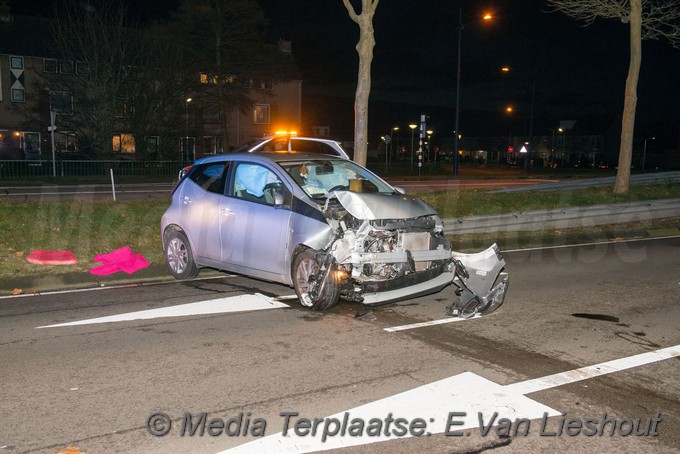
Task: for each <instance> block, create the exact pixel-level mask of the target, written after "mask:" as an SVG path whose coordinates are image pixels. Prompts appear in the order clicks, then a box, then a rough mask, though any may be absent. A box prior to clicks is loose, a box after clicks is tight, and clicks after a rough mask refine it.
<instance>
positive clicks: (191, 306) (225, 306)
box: [36, 293, 290, 329]
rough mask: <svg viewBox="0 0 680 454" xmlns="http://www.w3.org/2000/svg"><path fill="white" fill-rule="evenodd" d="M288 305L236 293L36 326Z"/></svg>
mask: <svg viewBox="0 0 680 454" xmlns="http://www.w3.org/2000/svg"><path fill="white" fill-rule="evenodd" d="M284 307H290V306H288V305H287V304H284V303H281V302H279V301H276V300H275V299H273V298H270V297H268V296H264V295H261V294H259V293H255V294H254V295H238V296H230V297H228V298H219V299H215V300H207V301H199V302H197V303H188V304H179V305H177V306H169V307H159V308H158V309H148V310H144V311H137V312H128V313H125V314H118V315H110V316H107V317H99V318H91V319H88V320H78V321H75V322H68V323H59V324H56V325H46V326H38V327H36V329H38V328H57V327H63V326H76V325H92V324H96V323H113V322H128V321H132V320H150V319H155V318H163V317H187V316H190V315H208V314H224V313H229V312H245V311H258V310H264V309H277V308H284Z"/></svg>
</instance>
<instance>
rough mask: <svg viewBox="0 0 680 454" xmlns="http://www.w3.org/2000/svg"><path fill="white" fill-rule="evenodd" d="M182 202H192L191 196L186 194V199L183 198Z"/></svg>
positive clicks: (186, 203)
mask: <svg viewBox="0 0 680 454" xmlns="http://www.w3.org/2000/svg"><path fill="white" fill-rule="evenodd" d="M182 202H184V204H185V205H189V204H191V197H189V196H184V199H183V200H182Z"/></svg>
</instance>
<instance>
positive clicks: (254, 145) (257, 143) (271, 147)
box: [232, 132, 350, 159]
mask: <svg viewBox="0 0 680 454" xmlns="http://www.w3.org/2000/svg"><path fill="white" fill-rule="evenodd" d="M232 152H234V153H244V152H247V153H253V152H257V153H276V152H288V153H290V152H297V153H313V154H326V155H331V156H339V157H341V158H344V159H350V157H349V155H348V154H347V152H346V151H345V150H344V149H343V148H342V146H341V145H340V142H338V141H336V140H330V139H321V138H318V137H299V136H298V135H297V134H296V133H294V132H277V133H275V134H273V135H268V136H265V137H262V138H261V139H257V140H253V141H251V142H248V143H247V144H244V145H241V146H239V147H236V148H235V149H233V150H232Z"/></svg>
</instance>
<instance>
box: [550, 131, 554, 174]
mask: <svg viewBox="0 0 680 454" xmlns="http://www.w3.org/2000/svg"><path fill="white" fill-rule="evenodd" d="M550 132H552V145H551V146H550V167H552V166H553V162H554V161H555V129H550Z"/></svg>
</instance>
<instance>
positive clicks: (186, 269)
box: [165, 230, 198, 281]
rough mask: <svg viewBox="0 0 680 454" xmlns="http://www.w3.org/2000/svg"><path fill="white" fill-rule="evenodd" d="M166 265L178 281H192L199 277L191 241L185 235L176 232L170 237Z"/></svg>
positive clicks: (166, 247)
mask: <svg viewBox="0 0 680 454" xmlns="http://www.w3.org/2000/svg"><path fill="white" fill-rule="evenodd" d="M165 263H166V264H167V265H168V270H170V274H172V275H173V276H174V277H175V279H177V280H180V281H181V280H185V279H191V278H194V277H196V276H197V275H198V266H197V265H196V262H195V261H194V255H193V253H192V252H191V246H190V245H189V240H187V237H186V235H184V233H182V232H180V231H178V230H174V231H172V232H171V233H170V234H169V235H168V239H167V243H166V245H165Z"/></svg>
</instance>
